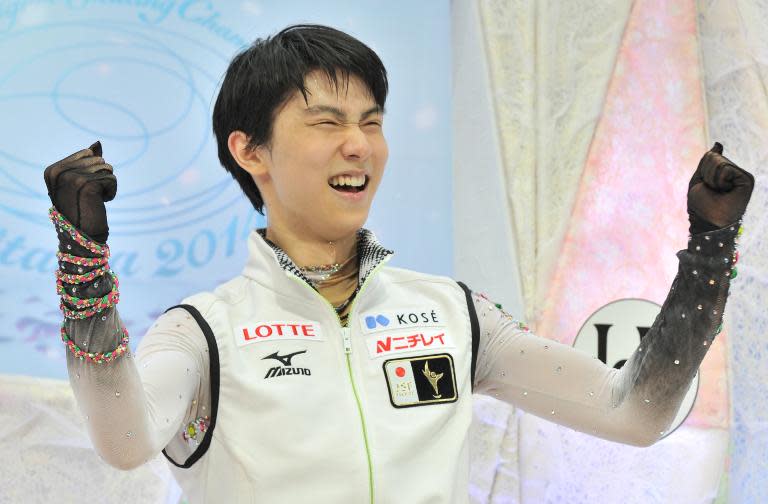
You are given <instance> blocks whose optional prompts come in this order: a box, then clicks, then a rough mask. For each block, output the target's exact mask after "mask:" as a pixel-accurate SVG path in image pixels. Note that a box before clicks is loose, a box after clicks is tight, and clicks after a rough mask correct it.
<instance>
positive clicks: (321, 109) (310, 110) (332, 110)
mask: <svg viewBox="0 0 768 504" xmlns="http://www.w3.org/2000/svg"><path fill="white" fill-rule="evenodd" d="M304 111H305V113H307V114H310V115H318V114H331V115H333V116H334V117H335V118H336V119H338V120H339V121H341V122H346V120H347V114H345V113H344V112H343V111H342V110H341V109H339V108H336V107H332V106H330V105H313V106H311V107H307V108H306V109H304ZM383 113H384V109H383V108H381V107H379V106H378V105H374V106H373V107H371V108H369V109H368V110H366V111H365V112H363V113H362V114H360V119H366V118H368V117H369V116H372V115H374V114H383Z"/></svg>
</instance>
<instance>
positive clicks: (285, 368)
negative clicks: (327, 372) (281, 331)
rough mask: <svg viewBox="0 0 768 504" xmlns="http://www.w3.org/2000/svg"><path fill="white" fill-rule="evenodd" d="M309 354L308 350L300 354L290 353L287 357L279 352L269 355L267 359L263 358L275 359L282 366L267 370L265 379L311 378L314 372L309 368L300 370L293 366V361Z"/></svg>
mask: <svg viewBox="0 0 768 504" xmlns="http://www.w3.org/2000/svg"><path fill="white" fill-rule="evenodd" d="M303 353H307V351H306V350H299V351H298V352H293V353H289V354H286V355H280V353H279V352H275V353H273V354H269V355H267V356H266V357H262V358H261V360H267V359H274V360H276V361H278V362H280V364H282V366H274V367H271V368H269V369H268V370H267V374H265V375H264V378H275V377H276V376H290V375H304V376H310V375H311V374H312V371H310V370H309V368H300V367H293V366H291V360H293V358H294V357H296V356H297V355H299V354H303Z"/></svg>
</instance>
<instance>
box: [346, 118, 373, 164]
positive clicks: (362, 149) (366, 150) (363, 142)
mask: <svg viewBox="0 0 768 504" xmlns="http://www.w3.org/2000/svg"><path fill="white" fill-rule="evenodd" d="M372 151H373V149H372V147H371V142H370V140H369V139H368V136H367V135H366V134H365V132H364V131H363V130H362V129H361V128H360V125H359V124H348V125H347V128H346V135H345V137H344V143H343V144H342V145H341V154H342V155H343V156H344V159H348V160H353V161H365V160H366V159H368V158H369V157H370V156H371V152H372Z"/></svg>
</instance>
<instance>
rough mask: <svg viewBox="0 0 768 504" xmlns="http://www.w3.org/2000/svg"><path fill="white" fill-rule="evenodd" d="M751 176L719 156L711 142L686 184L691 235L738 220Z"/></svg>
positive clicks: (751, 183)
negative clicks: (709, 148) (710, 146)
mask: <svg viewBox="0 0 768 504" xmlns="http://www.w3.org/2000/svg"><path fill="white" fill-rule="evenodd" d="M754 187H755V177H753V176H752V174H751V173H749V172H747V171H744V170H742V169H741V168H739V167H738V166H736V165H735V164H734V163H733V162H732V161H731V160H730V159H728V158H726V157H724V156H723V146H722V145H721V144H720V143H717V142H715V145H714V147H712V149H711V150H709V151H708V152H706V153H705V154H704V157H702V158H701V161H699V166H698V167H697V168H696V172H695V173H694V174H693V177H692V178H691V182H690V183H689V184H688V220H689V221H690V223H691V226H690V232H691V234H692V235H693V234H697V233H703V232H706V231H713V230H715V229H720V228H723V227H725V226H727V225H729V224H733V223H735V222H736V221H738V220H739V219H740V218H741V216H742V215H744V211H745V210H746V209H747V203H749V198H750V196H752V189H753V188H754Z"/></svg>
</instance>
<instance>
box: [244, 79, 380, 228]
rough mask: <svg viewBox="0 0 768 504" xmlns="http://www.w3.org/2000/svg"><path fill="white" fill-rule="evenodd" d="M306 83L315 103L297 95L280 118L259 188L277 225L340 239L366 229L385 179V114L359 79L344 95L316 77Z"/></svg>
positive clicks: (309, 97)
mask: <svg viewBox="0 0 768 504" xmlns="http://www.w3.org/2000/svg"><path fill="white" fill-rule="evenodd" d="M305 84H306V88H307V90H308V94H307V102H305V101H304V97H303V95H302V94H301V93H299V92H298V91H297V92H295V93H294V95H293V96H292V97H291V98H290V99H289V100H288V101H287V102H286V103H285V105H284V106H283V107H282V108H281V109H279V111H278V112H277V115H276V117H275V121H274V125H273V130H272V141H271V148H270V149H268V150H267V149H266V148H265V147H261V149H264V150H265V153H266V154H265V157H266V160H265V163H266V165H267V173H266V175H264V176H262V177H259V178H258V179H257V183H258V185H259V189H260V190H261V192H262V195H263V197H264V201H265V203H266V206H267V215H268V217H269V219H270V225H272V224H275V225H278V226H281V227H284V226H289V227H290V229H292V230H293V231H294V232H298V233H303V234H305V235H308V236H312V237H315V238H319V239H322V240H327V241H336V240H339V239H342V238H344V237H348V236H349V234H350V233H353V232H355V231H357V229H359V228H360V227H362V226H363V224H364V223H365V220H366V219H367V217H368V211H369V210H370V207H371V203H372V202H373V196H374V194H375V193H376V189H377V188H378V186H379V182H380V181H381V177H382V175H383V173H384V165H385V164H386V161H387V154H388V151H387V142H386V140H385V139H384V135H383V132H382V120H383V111H381V110H379V108H378V106H377V105H376V102H375V101H374V99H373V97H372V96H371V95H370V93H369V91H368V88H367V87H366V86H365V84H364V83H363V82H362V81H361V80H360V79H359V78H357V77H354V76H350V77H349V83H348V86H345V83H344V81H343V80H342V79H339V86H338V90H337V89H336V88H335V87H334V86H333V85H332V83H330V82H329V81H328V78H327V77H326V75H325V74H324V73H322V72H319V71H315V72H311V73H309V74H307V76H306V78H305ZM259 179H260V180H259Z"/></svg>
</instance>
